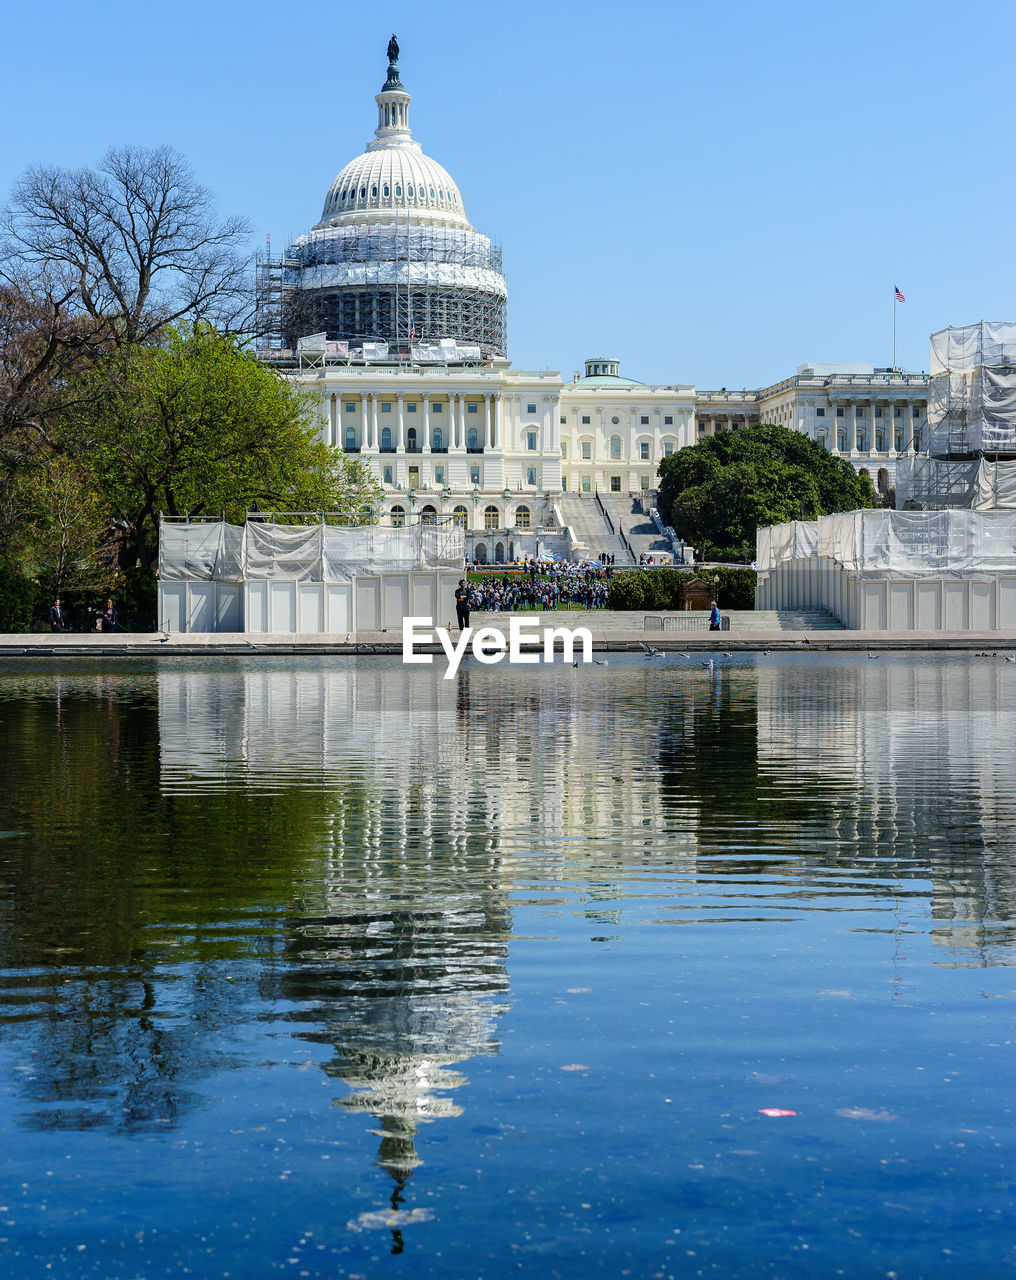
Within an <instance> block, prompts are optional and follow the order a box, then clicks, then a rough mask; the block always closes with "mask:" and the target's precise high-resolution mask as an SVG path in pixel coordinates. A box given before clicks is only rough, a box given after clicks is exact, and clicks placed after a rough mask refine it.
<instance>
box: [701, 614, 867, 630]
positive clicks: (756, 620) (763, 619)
mask: <svg viewBox="0 0 1016 1280" xmlns="http://www.w3.org/2000/svg"><path fill="white" fill-rule="evenodd" d="M723 614H724V617H728V618H729V619H730V629H731V631H844V630H846V628H845V627H844V625H843V623H842V622H841V621H840V620H839V618H836V617H834V616H833V615H832V614H831V613H829V611H828V610H826V609H724V610H723Z"/></svg>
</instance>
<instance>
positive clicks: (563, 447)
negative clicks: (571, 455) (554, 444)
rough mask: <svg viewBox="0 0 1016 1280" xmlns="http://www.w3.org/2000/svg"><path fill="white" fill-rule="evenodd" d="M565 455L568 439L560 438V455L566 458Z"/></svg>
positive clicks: (566, 453) (566, 454)
mask: <svg viewBox="0 0 1016 1280" xmlns="http://www.w3.org/2000/svg"><path fill="white" fill-rule="evenodd" d="M567 456H568V441H567V440H562V441H561V457H562V458H567Z"/></svg>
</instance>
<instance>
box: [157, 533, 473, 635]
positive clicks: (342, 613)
mask: <svg viewBox="0 0 1016 1280" xmlns="http://www.w3.org/2000/svg"><path fill="white" fill-rule="evenodd" d="M464 547H465V539H464V534H463V532H462V530H461V529H460V528H458V527H456V526H430V525H414V526H412V527H410V528H404V529H387V528H381V527H379V526H376V525H367V526H363V527H357V528H343V527H339V526H335V525H326V524H323V523H321V524H313V525H280V524H273V523H260V522H253V521H252V522H248V523H247V524H245V525H243V526H238V525H230V524H226V523H225V522H223V521H218V522H214V523H213V522H209V523H201V522H194V523H176V522H166V521H164V522H163V523H162V525H161V527H160V534H159V627H160V629H162V630H164V631H171V632H208V631H219V632H259V633H262V634H303V635H306V634H332V635H335V634H339V635H343V636H344V635H345V634H346V633H347V632H351V631H356V630H360V631H383V630H397V629H400V628H401V626H402V619H403V617H404V616H405V615H407V614H410V615H413V616H417V617H431V618H434V619H435V621H439V620H440V619H443V618H446V617H448V616H454V610H453V603H454V591H455V587H456V585H457V583H458V581H459V579H460V578H461V577H462V575H463V573H464V565H465V556H464Z"/></svg>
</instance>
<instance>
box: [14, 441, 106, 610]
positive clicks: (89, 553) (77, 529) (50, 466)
mask: <svg viewBox="0 0 1016 1280" xmlns="http://www.w3.org/2000/svg"><path fill="white" fill-rule="evenodd" d="M14 505H15V510H17V511H19V513H20V523H19V528H18V530H17V534H18V535H19V536H18V539H17V542H18V543H20V547H19V550H20V556H19V559H20V561H21V563H22V565H23V569H24V572H25V573H27V574H29V575H30V576H31V577H33V578H34V579H35V580H36V581H37V582H38V584H39V586H40V587H41V588H42V590H43V593H44V594H45V595H46V596H47V597H52V596H55V595H57V596H58V595H65V594H66V593H67V592H69V591H112V590H113V588H114V587H115V585H116V578H117V539H116V535H115V531H114V529H113V527H112V524H111V521H110V518H109V512H108V509H107V508H106V506H105V504H104V503H103V501H102V499H101V498H100V497H99V495H98V494H97V493H96V492H95V488H94V486H93V484H92V483H91V481H90V477H89V476H88V475H87V474H86V473H84V472H83V471H82V469H81V468H80V467H78V466H77V465H76V464H75V463H74V462H73V461H72V460H71V459H69V458H67V457H62V456H60V455H59V454H53V455H50V456H48V457H46V458H44V459H43V460H42V461H41V462H40V463H39V464H38V465H37V466H35V467H34V468H33V469H32V470H31V471H30V472H27V473H25V474H23V475H22V476H20V477H19V479H18V481H17V483H16V488H15V503H14ZM15 545H17V544H15ZM12 558H13V557H12Z"/></svg>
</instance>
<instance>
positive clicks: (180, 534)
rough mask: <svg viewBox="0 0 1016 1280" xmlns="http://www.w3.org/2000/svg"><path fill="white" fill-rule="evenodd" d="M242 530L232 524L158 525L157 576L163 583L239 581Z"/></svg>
mask: <svg viewBox="0 0 1016 1280" xmlns="http://www.w3.org/2000/svg"><path fill="white" fill-rule="evenodd" d="M243 561H244V555H243V529H241V528H239V527H238V526H237V525H235V524H224V523H223V522H222V521H216V522H215V523H214V524H212V523H209V524H204V523H201V524H198V523H195V524H176V523H173V522H168V523H167V522H163V523H162V524H161V525H160V526H159V577H160V579H161V580H162V581H163V582H183V581H186V580H187V579H194V580H197V581H201V582H242V581H243Z"/></svg>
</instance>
